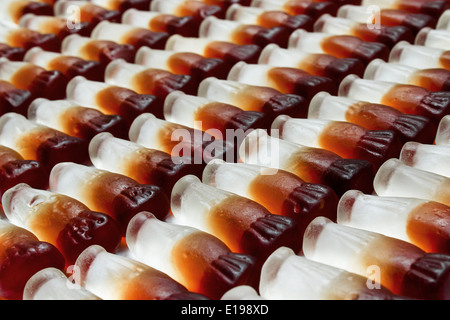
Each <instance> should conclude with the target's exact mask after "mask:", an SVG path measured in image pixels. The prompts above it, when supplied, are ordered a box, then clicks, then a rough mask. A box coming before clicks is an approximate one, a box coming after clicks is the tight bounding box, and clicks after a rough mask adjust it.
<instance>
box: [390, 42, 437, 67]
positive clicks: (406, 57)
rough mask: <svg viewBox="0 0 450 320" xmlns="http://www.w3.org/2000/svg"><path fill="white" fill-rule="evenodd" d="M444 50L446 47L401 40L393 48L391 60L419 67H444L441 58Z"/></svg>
mask: <svg viewBox="0 0 450 320" xmlns="http://www.w3.org/2000/svg"><path fill="white" fill-rule="evenodd" d="M444 52H445V50H444V49H439V48H430V47H425V46H420V45H417V44H411V43H409V42H407V41H400V42H398V43H397V44H396V45H395V46H394V47H393V48H392V49H391V53H390V55H389V62H396V63H400V64H405V65H407V66H412V67H415V68H419V69H428V68H443V65H442V64H441V62H440V58H441V56H442V54H443V53H444Z"/></svg>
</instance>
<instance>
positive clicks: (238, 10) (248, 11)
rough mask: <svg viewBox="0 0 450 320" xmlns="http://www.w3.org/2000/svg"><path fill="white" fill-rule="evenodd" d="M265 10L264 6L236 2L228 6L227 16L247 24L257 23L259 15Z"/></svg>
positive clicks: (228, 18) (229, 18)
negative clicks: (251, 5)
mask: <svg viewBox="0 0 450 320" xmlns="http://www.w3.org/2000/svg"><path fill="white" fill-rule="evenodd" d="M265 11H266V10H264V9H263V8H256V7H250V6H243V5H240V4H238V3H235V4H232V5H231V6H230V7H228V10H227V12H226V16H225V18H226V19H227V20H232V21H239V22H242V23H247V24H257V22H258V17H259V16H260V15H261V14H262V13H264V12H265Z"/></svg>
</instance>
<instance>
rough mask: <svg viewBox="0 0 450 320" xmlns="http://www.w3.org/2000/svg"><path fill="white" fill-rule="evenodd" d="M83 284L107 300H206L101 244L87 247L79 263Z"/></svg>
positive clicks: (159, 273)
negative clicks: (110, 251)
mask: <svg viewBox="0 0 450 320" xmlns="http://www.w3.org/2000/svg"><path fill="white" fill-rule="evenodd" d="M75 266H76V268H77V270H78V272H79V274H78V277H79V279H80V280H79V281H80V283H79V284H80V285H81V286H82V287H83V288H85V289H87V290H89V291H91V292H92V293H93V294H95V295H97V296H99V297H100V298H102V299H105V300H184V299H189V300H205V299H206V297H204V296H202V295H200V294H197V293H193V292H189V291H188V290H187V289H186V288H185V287H184V286H183V285H181V284H180V283H178V282H177V281H175V280H174V279H172V278H171V277H169V276H168V275H167V274H165V273H163V272H161V271H159V270H157V269H154V268H152V267H150V266H148V265H145V264H143V263H141V262H138V261H136V260H134V259H131V258H127V257H123V256H119V255H117V254H112V253H109V252H107V251H106V250H105V249H104V248H102V247H100V246H98V245H92V246H90V247H88V248H87V249H86V250H84V251H83V252H82V253H81V254H80V256H79V257H78V259H77V262H76V264H75Z"/></svg>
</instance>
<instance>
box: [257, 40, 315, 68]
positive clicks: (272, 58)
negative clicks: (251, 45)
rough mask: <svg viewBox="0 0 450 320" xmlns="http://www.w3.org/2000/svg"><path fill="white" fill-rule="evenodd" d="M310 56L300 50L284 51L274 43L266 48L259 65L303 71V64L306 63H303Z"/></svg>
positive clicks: (260, 57)
mask: <svg viewBox="0 0 450 320" xmlns="http://www.w3.org/2000/svg"><path fill="white" fill-rule="evenodd" d="M310 56H311V55H310V54H309V53H306V52H303V51H300V50H289V49H284V48H281V47H280V46H278V45H276V44H274V43H272V44H269V45H267V46H265V47H264V49H263V50H262V52H261V54H260V56H259V61H258V63H260V64H267V65H271V66H278V67H288V68H300V69H301V67H302V64H303V63H304V62H303V61H304V60H305V59H307V58H308V57H310Z"/></svg>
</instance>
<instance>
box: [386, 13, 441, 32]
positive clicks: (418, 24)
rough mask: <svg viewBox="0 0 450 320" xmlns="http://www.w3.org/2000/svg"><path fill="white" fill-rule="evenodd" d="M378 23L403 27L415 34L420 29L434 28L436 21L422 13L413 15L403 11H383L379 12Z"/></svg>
mask: <svg viewBox="0 0 450 320" xmlns="http://www.w3.org/2000/svg"><path fill="white" fill-rule="evenodd" d="M380 23H381V24H382V25H386V26H395V25H403V26H405V27H408V28H409V29H410V30H411V31H412V32H413V33H414V34H417V32H419V31H420V30H421V29H422V28H425V27H435V26H436V19H435V18H433V17H432V16H430V15H427V14H422V13H415V14H414V13H409V12H407V11H404V10H395V9H394V10H393V9H384V10H381V15H380Z"/></svg>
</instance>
